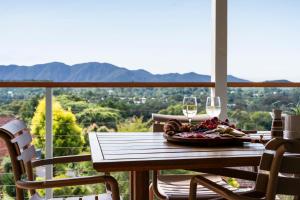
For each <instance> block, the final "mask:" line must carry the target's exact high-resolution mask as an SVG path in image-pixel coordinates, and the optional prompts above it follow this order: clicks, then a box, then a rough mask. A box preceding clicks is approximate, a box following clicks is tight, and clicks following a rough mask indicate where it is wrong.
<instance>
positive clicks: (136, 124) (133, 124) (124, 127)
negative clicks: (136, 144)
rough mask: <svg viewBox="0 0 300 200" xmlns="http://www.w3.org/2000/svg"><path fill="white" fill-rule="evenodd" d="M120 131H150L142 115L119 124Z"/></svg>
mask: <svg viewBox="0 0 300 200" xmlns="http://www.w3.org/2000/svg"><path fill="white" fill-rule="evenodd" d="M117 129H118V132H148V131H149V129H150V127H149V124H148V123H144V122H143V118H142V117H133V118H131V119H127V120H125V121H124V122H122V123H119V124H118V127H117Z"/></svg>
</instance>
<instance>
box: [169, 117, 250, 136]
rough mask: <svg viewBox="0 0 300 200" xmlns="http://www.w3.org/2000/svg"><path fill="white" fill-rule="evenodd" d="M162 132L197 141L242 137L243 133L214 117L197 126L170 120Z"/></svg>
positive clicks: (227, 121)
mask: <svg viewBox="0 0 300 200" xmlns="http://www.w3.org/2000/svg"><path fill="white" fill-rule="evenodd" d="M164 132H165V133H166V134H167V135H168V136H177V137H182V138H198V139H203V138H206V139H219V138H223V137H231V138H237V137H244V136H246V134H245V133H243V132H242V131H240V130H238V129H236V128H235V125H233V124H230V123H229V120H228V119H226V120H225V121H221V120H220V119H218V118H217V117H214V118H212V119H209V120H205V121H203V122H199V123H198V124H195V125H191V124H182V123H181V122H179V121H178V120H175V119H171V120H169V121H168V122H166V123H165V125H164Z"/></svg>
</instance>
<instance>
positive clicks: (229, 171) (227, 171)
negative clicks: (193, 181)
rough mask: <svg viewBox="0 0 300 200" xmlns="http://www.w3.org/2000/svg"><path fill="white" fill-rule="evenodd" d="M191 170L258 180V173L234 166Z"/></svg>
mask: <svg viewBox="0 0 300 200" xmlns="http://www.w3.org/2000/svg"><path fill="white" fill-rule="evenodd" d="M191 171H195V172H202V173H209V174H215V175H220V176H226V177H232V178H238V179H243V180H249V181H256V178H257V173H256V172H249V171H244V170H240V169H233V168H215V169H214V168H210V169H192V170H191Z"/></svg>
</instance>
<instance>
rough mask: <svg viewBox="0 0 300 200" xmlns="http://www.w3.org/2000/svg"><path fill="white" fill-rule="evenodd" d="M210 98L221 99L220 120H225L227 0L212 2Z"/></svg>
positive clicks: (214, 0)
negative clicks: (211, 83)
mask: <svg viewBox="0 0 300 200" xmlns="http://www.w3.org/2000/svg"><path fill="white" fill-rule="evenodd" d="M212 27H213V30H212V74H211V81H212V82H215V83H216V85H215V88H213V89H212V90H211V95H212V96H219V97H220V99H221V114H220V118H221V119H225V118H227V0H212Z"/></svg>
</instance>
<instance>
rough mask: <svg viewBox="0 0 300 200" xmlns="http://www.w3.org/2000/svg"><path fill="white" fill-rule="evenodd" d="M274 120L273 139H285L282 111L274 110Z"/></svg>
mask: <svg viewBox="0 0 300 200" xmlns="http://www.w3.org/2000/svg"><path fill="white" fill-rule="evenodd" d="M272 112H273V120H272V127H271V137H272V138H277V137H281V138H282V137H283V123H282V118H281V113H282V111H281V110H277V109H273V111H272Z"/></svg>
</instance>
